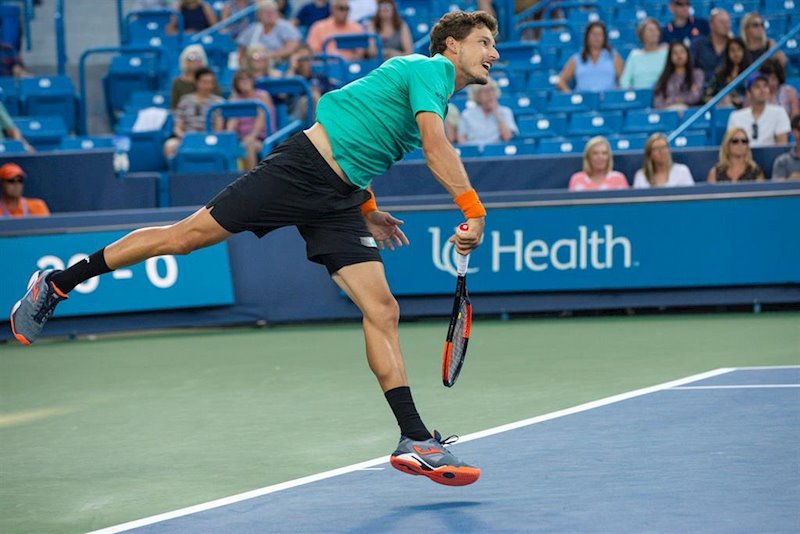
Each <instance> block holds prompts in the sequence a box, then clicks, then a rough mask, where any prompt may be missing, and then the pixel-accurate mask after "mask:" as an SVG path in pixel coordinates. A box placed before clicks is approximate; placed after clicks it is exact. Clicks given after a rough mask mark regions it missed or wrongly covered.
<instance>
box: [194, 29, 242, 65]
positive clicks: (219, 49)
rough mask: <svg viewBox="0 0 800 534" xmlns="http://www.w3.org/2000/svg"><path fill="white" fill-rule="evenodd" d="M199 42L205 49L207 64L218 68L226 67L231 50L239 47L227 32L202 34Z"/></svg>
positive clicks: (233, 50)
mask: <svg viewBox="0 0 800 534" xmlns="http://www.w3.org/2000/svg"><path fill="white" fill-rule="evenodd" d="M200 44H201V45H203V49H204V50H205V51H206V56H207V57H208V64H209V65H211V66H212V67H215V68H216V69H218V70H223V69H227V68H228V58H229V56H230V54H231V52H235V51H236V50H237V49H238V47H239V45H237V44H236V41H234V40H233V37H231V35H230V34H228V33H215V34H211V35H204V36H203V37H201V38H200Z"/></svg>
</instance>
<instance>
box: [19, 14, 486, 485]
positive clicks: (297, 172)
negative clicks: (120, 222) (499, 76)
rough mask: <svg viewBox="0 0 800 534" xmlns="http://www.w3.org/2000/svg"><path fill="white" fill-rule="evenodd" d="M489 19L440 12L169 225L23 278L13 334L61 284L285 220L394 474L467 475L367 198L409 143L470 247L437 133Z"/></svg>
mask: <svg viewBox="0 0 800 534" xmlns="http://www.w3.org/2000/svg"><path fill="white" fill-rule="evenodd" d="M496 31H497V21H496V20H495V19H494V18H493V17H492V16H490V15H488V14H487V13H485V12H482V11H477V12H473V13H464V12H452V13H448V14H446V15H444V16H443V17H442V18H441V19H440V20H439V21H438V22H437V24H436V25H435V26H434V28H433V29H432V30H431V44H430V52H431V56H432V57H426V56H423V55H419V54H414V55H410V56H403V57H396V58H392V59H390V60H388V61H386V62H385V63H384V64H383V65H382V66H380V67H379V68H378V69H376V70H374V71H373V72H372V73H370V74H369V75H368V76H366V77H364V78H362V79H360V80H357V81H354V82H353V83H350V84H348V85H347V86H345V87H343V88H342V89H340V90H337V91H333V92H330V93H328V94H326V95H325V96H324V97H323V98H322V99H321V100H320V102H319V105H318V108H317V122H316V123H315V124H314V125H313V126H311V127H310V128H309V129H307V130H305V131H304V132H302V133H298V134H296V135H295V136H293V137H291V138H290V139H288V140H287V141H285V142H284V143H282V144H281V145H280V146H278V147H277V148H276V149H275V150H274V151H273V152H272V153H271V154H270V155H269V156H267V157H266V158H265V159H264V160H263V161H261V162H260V163H259V164H258V166H256V167H255V168H254V169H253V170H251V171H250V172H248V173H247V174H245V175H243V176H241V177H240V178H238V179H237V180H236V181H234V182H233V183H232V184H230V185H229V186H227V187H226V188H225V189H224V190H223V191H222V192H220V193H219V194H218V195H217V196H216V197H214V198H213V199H212V200H211V201H210V202H209V203H208V205H206V206H205V207H203V208H201V209H199V210H197V211H196V212H195V213H194V214H192V215H190V216H189V217H187V218H186V219H184V220H182V221H179V222H177V223H175V224H173V225H170V226H161V227H152V228H143V229H139V230H136V231H133V232H131V233H130V234H128V235H126V236H125V237H123V238H122V239H120V240H118V241H116V242H115V243H112V244H110V245H108V246H107V247H105V248H103V249H101V250H99V251H97V252H95V253H94V254H92V255H91V256H89V257H88V258H87V259H85V260H83V261H80V262H78V263H76V264H75V265H73V266H72V267H69V268H68V269H66V270H63V271H59V270H52V269H48V270H44V271H40V272H38V273H35V276H33V277H32V282H31V283H30V285H29V288H28V291H27V293H26V294H25V296H24V297H23V298H22V299H21V300H20V301H19V302H17V303H16V304H15V305H14V308H13V309H12V312H11V327H12V330H13V332H14V335H15V337H16V338H17V340H19V341H20V342H22V343H24V344H26V345H27V344H30V343H33V342H34V341H35V340H36V338H37V337H38V336H39V334H40V332H41V330H42V327H43V326H44V324H45V322H46V321H47V319H48V318H49V317H50V316H51V315H52V313H53V310H54V309H55V307H56V305H57V304H58V303H59V302H61V301H62V300H64V299H66V298H68V294H69V292H70V291H72V289H73V288H74V287H75V286H76V285H78V284H80V283H81V282H84V281H85V280H88V279H89V278H92V277H94V276H98V275H101V274H104V273H107V272H110V271H113V270H114V269H119V268H121V267H126V266H129V265H133V264H135V263H138V262H141V261H144V260H145V259H147V258H151V257H154V256H160V255H165V254H173V255H175V254H188V253H190V252H192V251H194V250H197V249H199V248H203V247H207V246H210V245H213V244H216V243H219V242H221V241H223V240H225V239H227V238H229V237H230V236H231V235H233V234H235V233H237V232H242V231H245V230H248V231H250V232H253V233H254V234H256V235H257V236H259V237H262V236H264V235H266V234H267V233H269V232H270V231H272V230H275V229H277V228H280V227H283V226H296V227H297V228H298V230H299V231H300V234H301V235H302V237H303V238H304V239H305V241H306V248H307V255H308V259H309V260H311V261H313V262H317V263H321V264H322V265H324V266H325V267H326V268H327V269H328V272H329V273H330V275H331V277H332V278H333V280H334V282H336V284H338V285H339V287H341V288H342V290H344V291H345V292H346V293H347V295H348V296H349V297H350V298H351V299H352V300H353V302H354V303H355V304H356V305H357V306H358V307H359V309H360V310H361V312H362V314H363V327H364V336H365V339H366V352H367V360H368V362H369V366H370V368H371V369H372V371H373V373H374V374H375V376H376V377H377V379H378V382H379V383H380V386H381V388H382V390H383V392H384V394H385V397H386V400H387V401H388V403H389V406H390V407H391V409H392V411H393V412H394V415H395V417H396V419H397V422H398V425H399V426H400V433H401V439H400V443H399V445H398V447H397V450H396V451H395V452H394V453H393V454H392V458H391V463H392V465H393V466H394V467H396V468H397V469H399V470H401V471H404V472H407V473H410V474H413V475H424V476H427V477H428V478H430V479H431V480H433V481H434V482H438V483H440V484H446V485H453V486H460V485H465V484H471V483H473V482H475V481H476V480H477V479H478V478H479V477H480V469H478V468H476V467H472V466H470V465H467V464H465V463H463V462H461V461H460V460H458V459H457V458H456V457H455V456H454V455H453V454H452V453H451V452H450V451H449V450H447V449H445V448H444V445H446V444H448V443H451V442H452V441H450V440H449V439H443V438H442V436H441V435H440V434H439V433H438V432H434V433H433V434H431V432H430V431H429V430H428V428H427V427H426V426H425V424H424V423H423V422H422V419H421V418H420V416H419V414H418V413H417V410H416V407H415V405H414V401H413V399H412V396H411V390H410V389H409V386H408V378H407V377H406V371H405V365H404V362H403V355H402V353H401V351H400V341H399V335H398V323H399V309H398V304H397V301H396V300H395V299H394V297H393V296H392V294H391V292H390V290H389V286H388V284H387V281H386V275H385V273H384V268H383V263H382V262H381V256H380V254H379V251H378V250H379V248H380V249H383V248H384V247H385V248H388V249H390V250H394V248H395V247H400V246H403V245H407V244H408V238H407V237H406V236H405V234H404V233H403V231H402V230H401V228H400V226H401V225H402V224H403V221H401V220H399V219H397V218H395V217H393V216H392V215H391V214H389V213H388V212H385V211H381V210H380V209H378V206H377V203H376V201H375V197H374V195H372V192H371V190H370V183H371V181H372V179H373V177H375V176H378V175H381V174H382V173H383V172H385V171H386V170H387V169H388V168H389V167H391V166H392V165H393V164H394V163H395V162H397V161H398V160H400V159H401V158H402V157H403V155H404V154H406V153H407V152H410V151H411V150H413V149H415V148H418V147H420V146H422V149H423V151H424V153H425V158H426V160H427V164H428V167H429V168H430V170H431V172H432V173H433V176H434V177H435V178H436V180H438V181H439V183H441V185H442V186H443V187H444V188H445V189H446V190H447V191H448V192H449V193H450V194H451V195H452V196H453V198H454V201H455V203H456V204H457V205H458V206H459V207H460V208H461V211H462V212H463V214H464V217H465V219H466V221H467V225H468V230H467V231H464V232H458V234H456V235H454V236H453V237H451V238H450V241H451V242H453V243H454V245H455V248H456V250H457V251H458V252H460V253H462V254H466V253H469V252H470V251H472V250H473V249H474V248H475V247H477V246H478V243H479V242H480V240H481V236H482V235H483V229H484V221H485V215H486V211H485V209H484V207H483V205H482V204H481V201H480V199H479V198H478V195H477V193H476V192H475V190H474V189H472V187H471V185H470V182H469V178H468V177H467V174H466V172H465V170H464V166H463V165H462V164H461V161H460V159H459V157H458V155H457V154H456V152H455V150H454V149H453V147H452V146H451V145H450V143H449V142H448V140H447V137H446V136H445V128H444V117H445V115H446V113H447V103H448V100H449V98H450V96H451V95H452V94H453V93H454V92H455V91H458V90H459V89H461V88H462V87H464V86H466V85H468V84H473V83H478V84H486V83H487V82H488V79H489V70H490V68H491V67H492V64H493V63H494V62H495V61H497V59H498V57H499V56H498V53H497V49H496V48H495V39H494V35H495V34H496Z"/></svg>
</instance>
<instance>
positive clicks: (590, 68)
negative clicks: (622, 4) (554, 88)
mask: <svg viewBox="0 0 800 534" xmlns="http://www.w3.org/2000/svg"><path fill="white" fill-rule="evenodd" d="M622 67H623V64H622V58H620V57H619V54H617V53H616V52H615V51H614V50H612V49H611V46H610V45H609V44H608V33H607V32H606V26H605V24H603V23H602V22H600V21H594V22H590V23H589V25H588V26H586V31H585V32H584V34H583V48H582V49H581V51H580V52H578V53H576V54H573V55H572V57H570V58H569V60H568V61H567V64H566V65H565V66H564V68H563V69H562V70H561V73H560V74H559V76H558V89H559V90H561V91H564V92H569V91H570V82H572V80H573V78H574V80H575V91H577V92H601V91H608V90H611V89H616V88H617V80H618V79H619V77H620V75H621V74H622Z"/></svg>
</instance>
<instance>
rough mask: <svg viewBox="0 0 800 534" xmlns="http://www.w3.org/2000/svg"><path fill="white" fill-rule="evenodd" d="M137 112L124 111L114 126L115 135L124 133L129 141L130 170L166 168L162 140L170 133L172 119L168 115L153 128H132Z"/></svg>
mask: <svg viewBox="0 0 800 534" xmlns="http://www.w3.org/2000/svg"><path fill="white" fill-rule="evenodd" d="M136 118H137V113H135V112H134V113H125V114H124V115H122V117H121V118H120V120H119V123H118V124H117V126H116V128H115V132H116V133H117V135H124V136H126V137H128V138H129V139H130V141H131V145H130V150H129V151H128V155H129V159H130V171H131V172H145V171H162V170H165V169H166V168H167V163H166V161H165V160H164V153H163V147H164V141H166V140H167V138H168V137H169V136H170V135H171V134H172V126H173V120H172V116H171V115H169V116H168V117H167V120H166V121H165V122H164V124H163V125H162V126H161V127H160V128H158V129H155V130H149V131H139V130H136V129H134V126H135V124H136Z"/></svg>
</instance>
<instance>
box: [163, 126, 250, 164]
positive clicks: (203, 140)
mask: <svg viewBox="0 0 800 534" xmlns="http://www.w3.org/2000/svg"><path fill="white" fill-rule="evenodd" d="M243 155H244V151H243V149H242V147H241V145H240V144H239V137H238V136H237V135H236V133H234V132H199V133H198V132H190V133H187V134H186V135H184V137H183V141H182V142H181V146H180V147H179V148H178V152H177V154H176V155H175V157H174V158H173V159H172V162H171V167H172V170H174V171H175V172H183V173H201V172H226V171H228V172H233V171H236V170H238V168H239V167H238V159H239V158H240V157H241V156H243Z"/></svg>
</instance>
